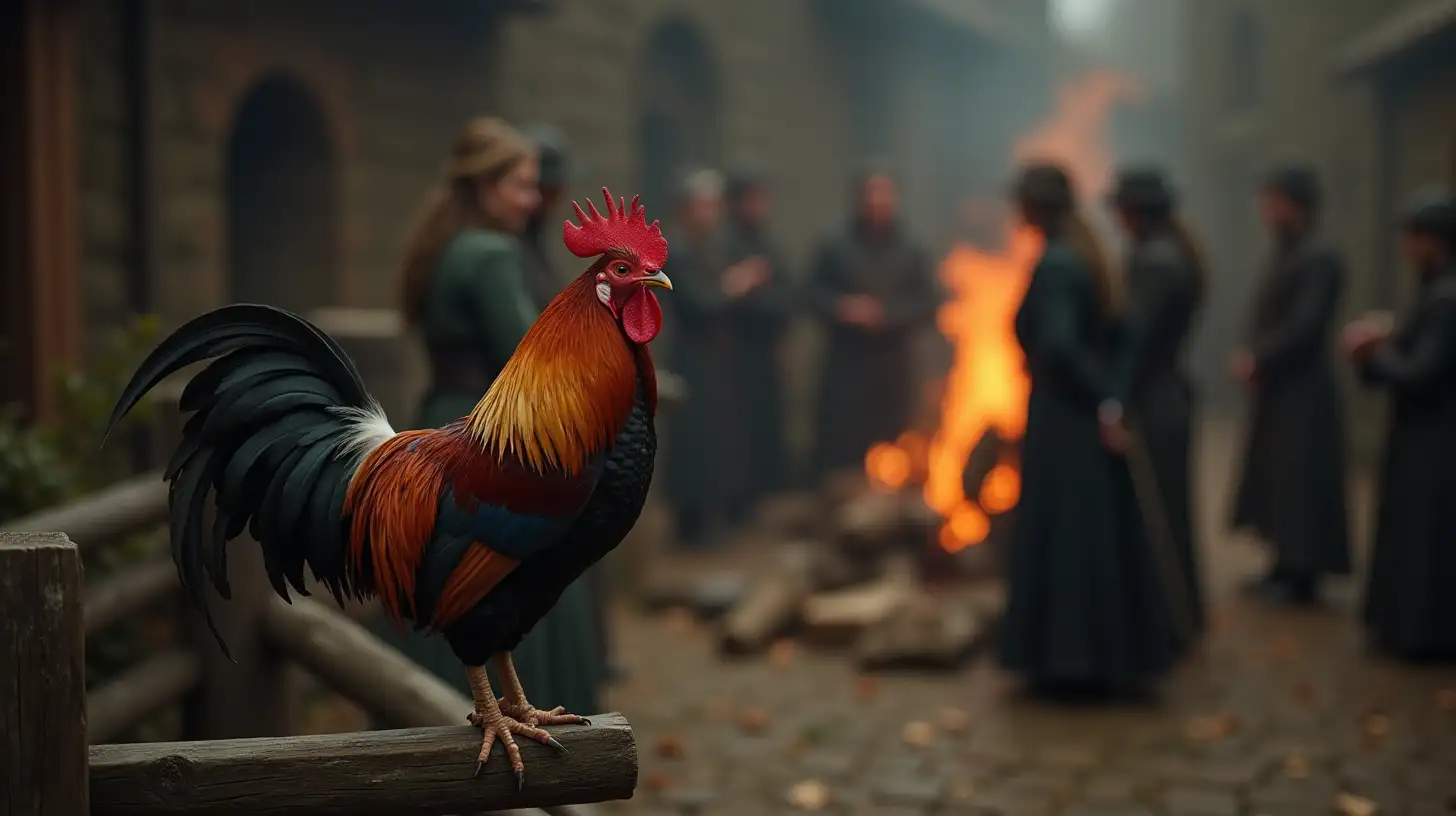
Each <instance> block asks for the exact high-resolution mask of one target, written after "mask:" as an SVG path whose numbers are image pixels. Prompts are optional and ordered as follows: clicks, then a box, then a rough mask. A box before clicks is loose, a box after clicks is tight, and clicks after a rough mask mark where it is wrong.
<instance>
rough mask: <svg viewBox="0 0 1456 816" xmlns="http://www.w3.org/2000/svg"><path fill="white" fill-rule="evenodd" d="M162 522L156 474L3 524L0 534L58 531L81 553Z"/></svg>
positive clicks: (162, 487) (161, 485)
mask: <svg viewBox="0 0 1456 816" xmlns="http://www.w3.org/2000/svg"><path fill="white" fill-rule="evenodd" d="M166 519H167V485H166V483H165V482H163V481H162V476H161V474H160V473H147V474H143V475H141V476H138V477H136V478H134V479H128V480H126V481H124V482H118V483H117V484H115V485H112V486H111V487H108V488H105V489H102V490H98V491H96V492H95V493H90V494H88V495H86V496H83V497H82V498H79V499H76V500H75V501H73V502H68V503H66V504H62V505H60V506H58V507H52V508H50V509H48V510H42V511H41V512H39V513H34V514H32V515H29V516H25V517H24V518H19V519H15V520H14V521H10V522H7V523H6V524H5V526H4V527H0V531H3V532H15V533H44V532H51V531H54V530H59V531H61V532H63V533H65V534H66V536H67V537H69V538H70V539H71V541H73V542H75V544H76V546H77V547H79V548H80V549H81V550H82V551H83V552H85V551H88V550H93V549H95V548H97V547H104V546H106V545H107V544H111V543H113V542H115V541H117V540H119V539H122V538H125V537H127V536H129V535H132V534H134V533H140V532H143V531H144V530H147V529H150V528H152V527H155V526H157V525H158V524H161V523H162V522H163V521H165V520H166Z"/></svg>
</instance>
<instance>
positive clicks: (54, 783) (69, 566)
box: [0, 533, 90, 816]
mask: <svg viewBox="0 0 1456 816" xmlns="http://www.w3.org/2000/svg"><path fill="white" fill-rule="evenodd" d="M0 666H3V667H4V668H3V669H0V677H3V678H4V679H3V682H0V769H3V770H0V805H3V806H4V807H5V808H6V810H5V813H6V816H76V815H77V814H80V816H84V814H86V813H87V812H88V808H89V807H90V806H89V804H88V802H87V789H86V644H85V635H84V634H83V628H82V617H81V558H80V555H78V554H77V552H76V545H75V544H73V543H71V541H70V540H69V539H67V538H66V536H65V535H64V534H62V533H0Z"/></svg>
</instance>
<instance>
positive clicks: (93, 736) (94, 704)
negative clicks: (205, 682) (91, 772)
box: [86, 650, 202, 745]
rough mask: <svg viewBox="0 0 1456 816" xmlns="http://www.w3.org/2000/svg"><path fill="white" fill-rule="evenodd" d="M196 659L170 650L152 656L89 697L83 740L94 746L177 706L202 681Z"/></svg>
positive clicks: (191, 655) (186, 653)
mask: <svg viewBox="0 0 1456 816" xmlns="http://www.w3.org/2000/svg"><path fill="white" fill-rule="evenodd" d="M201 665H202V664H201V661H199V660H198V659H197V655H194V654H191V653H188V652H184V651H180V650H173V651H170V652H163V653H161V654H158V655H154V656H152V657H150V658H148V659H146V660H145V661H143V662H141V663H139V664H137V665H136V666H133V667H132V668H130V669H128V670H126V671H125V672H123V673H122V674H121V676H120V677H117V678H116V679H114V680H112V681H111V682H110V683H107V684H106V685H105V686H102V687H101V689H100V690H99V691H96V692H93V693H92V694H91V695H89V699H88V700H87V702H86V707H87V709H88V710H89V713H90V718H89V720H88V723H87V728H86V739H87V741H88V742H90V743H92V744H93V745H94V744H96V743H102V742H110V741H111V740H114V739H116V738H117V737H120V736H121V735H122V734H125V733H126V732H127V730H129V729H131V728H132V727H134V726H135V725H136V724H137V723H140V722H141V721H142V720H145V719H146V718H147V717H149V716H151V715H152V714H154V713H155V712H157V711H159V710H161V709H162V708H164V707H166V706H167V705H168V704H170V703H175V702H178V701H179V700H181V699H182V696H183V695H185V694H187V692H189V691H191V690H192V689H193V688H194V687H195V686H196V685H197V682H198V680H200V679H201V678H202V668H201Z"/></svg>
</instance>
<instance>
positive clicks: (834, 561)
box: [648, 474, 1001, 669]
mask: <svg viewBox="0 0 1456 816" xmlns="http://www.w3.org/2000/svg"><path fill="white" fill-rule="evenodd" d="M941 524H942V521H941V519H940V518H939V517H938V516H937V515H936V514H935V513H934V512H933V511H931V510H930V509H929V508H927V507H926V506H925V504H924V502H923V501H921V499H920V498H919V496H918V495H917V494H912V493H884V492H876V491H873V490H871V489H870V488H869V486H868V485H867V484H866V483H865V480H864V477H863V476H860V475H858V474H852V475H846V476H844V477H843V478H840V479H834V480H831V483H830V484H829V485H828V486H827V487H826V488H825V489H824V490H823V491H822V492H821V493H820V494H819V495H808V494H794V495H785V496H781V497H777V498H775V499H773V500H771V501H769V502H767V503H765V504H764V505H763V506H762V507H761V508H760V509H759V512H758V514H757V516H756V518H755V519H754V520H753V522H752V524H751V525H750V527H751V532H749V533H748V536H749V537H751V538H752V539H753V540H754V542H755V543H756V544H758V545H759V546H760V547H768V548H770V549H771V550H772V551H773V552H772V557H770V558H768V559H766V560H767V562H768V563H767V564H766V565H765V566H763V567H762V568H761V569H758V570H756V571H754V572H752V573H750V574H745V573H743V572H742V571H739V572H733V571H718V572H713V573H711V574H708V575H706V576H705V575H703V574H701V573H700V574H698V575H695V576H692V577H691V578H690V579H686V580H678V581H675V582H664V583H660V584H659V585H658V586H656V587H655V588H654V589H652V590H649V593H648V599H649V602H651V603H654V604H656V605H658V606H663V607H666V606H671V607H679V608H681V607H688V608H690V609H691V610H692V611H693V612H694V613H695V614H696V615H697V616H698V617H700V618H704V619H712V620H716V621H717V623H718V626H719V631H720V647H721V650H722V651H723V652H724V653H725V654H729V655H753V654H761V653H764V652H767V651H768V650H769V648H770V647H771V646H772V645H773V644H775V643H776V642H778V641H780V640H781V639H783V638H785V637H790V636H792V637H795V638H797V639H798V640H799V641H800V642H801V643H803V644H805V645H808V646H813V647H820V648H826V649H843V650H849V651H850V652H851V653H852V654H853V655H854V657H855V659H856V660H857V662H858V663H859V664H860V665H861V666H862V667H863V668H866V669H877V668H889V667H899V666H904V667H922V668H953V667H955V666H958V665H960V664H961V663H962V662H963V661H964V660H965V659H966V658H967V657H968V656H970V655H971V654H972V653H973V652H974V651H975V650H976V648H977V647H979V646H980V645H981V644H982V643H984V642H985V640H986V638H987V637H988V635H989V634H990V631H991V627H992V626H993V625H994V623H995V621H996V619H997V618H998V617H999V612H1000V606H1001V601H1000V583H999V580H998V569H997V566H996V564H995V554H994V552H993V551H992V550H993V548H991V547H985V546H982V547H969V548H966V549H964V550H961V551H960V552H958V553H954V554H951V553H947V552H946V551H944V550H943V549H941V548H940V546H939V545H938V543H937V541H938V535H939V530H940V527H941ZM761 560H764V559H761Z"/></svg>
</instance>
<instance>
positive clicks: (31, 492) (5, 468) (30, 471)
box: [0, 317, 157, 521]
mask: <svg viewBox="0 0 1456 816" xmlns="http://www.w3.org/2000/svg"><path fill="white" fill-rule="evenodd" d="M156 338H157V320H156V318H154V317H142V318H138V319H137V320H135V321H134V322H133V323H132V324H130V325H129V326H126V327H125V328H123V329H121V330H120V331H118V332H116V334H115V336H114V337H109V338H107V340H106V342H103V343H101V344H99V351H98V353H97V354H96V355H95V356H94V358H93V359H92V360H91V361H90V362H89V363H88V365H87V366H86V367H85V368H84V369H82V370H75V369H71V370H66V371H61V372H57V374H56V377H55V381H54V387H55V389H56V405H57V412H56V414H57V416H56V418H55V419H54V420H53V421H51V422H48V423H46V424H43V425H34V424H26V423H24V422H22V419H21V410H20V407H19V406H5V407H4V408H0V521H3V520H5V519H11V518H18V517H20V516H24V515H28V514H30V513H34V512H36V511H37V510H41V509H43V508H45V507H49V506H51V505H54V504H57V503H58V502H62V501H66V500H68V499H73V498H76V497H78V496H82V495H85V494H86V493H89V492H91V491H93V490H97V489H100V488H102V487H105V486H106V485H108V484H111V483H113V482H115V481H117V480H118V479H122V478H124V477H125V476H126V475H127V473H128V471H129V466H130V461H129V454H130V448H129V446H128V445H127V442H128V440H129V435H130V434H131V433H132V431H133V429H135V428H136V427H139V426H140V425H142V424H144V423H146V422H147V421H149V420H150V419H151V417H152V416H153V411H152V408H153V406H151V405H149V404H143V405H139V406H137V409H136V410H135V411H133V412H132V413H131V415H129V416H128V417H127V418H126V419H125V420H123V422H122V424H121V426H120V427H119V428H118V431H117V433H116V434H115V437H116V438H115V439H113V440H112V442H111V444H108V445H107V446H106V447H105V448H102V447H101V437H102V434H103V433H104V432H105V430H106V422H107V420H108V419H109V418H110V415H111V406H112V405H113V404H114V403H115V402H116V397H117V395H118V394H120V393H121V389H122V388H123V387H125V385H126V383H127V380H129V379H130V378H131V374H132V371H134V370H135V368H136V365H137V363H139V362H140V361H141V359H142V357H144V356H145V355H146V353H147V352H148V351H150V350H151V348H152V346H153V345H154V344H155V343H156Z"/></svg>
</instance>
